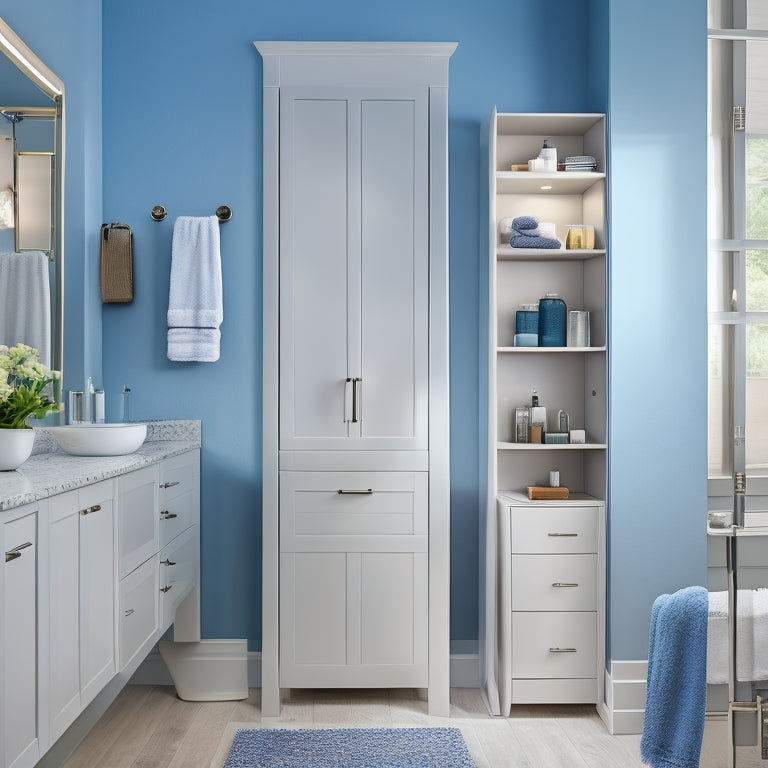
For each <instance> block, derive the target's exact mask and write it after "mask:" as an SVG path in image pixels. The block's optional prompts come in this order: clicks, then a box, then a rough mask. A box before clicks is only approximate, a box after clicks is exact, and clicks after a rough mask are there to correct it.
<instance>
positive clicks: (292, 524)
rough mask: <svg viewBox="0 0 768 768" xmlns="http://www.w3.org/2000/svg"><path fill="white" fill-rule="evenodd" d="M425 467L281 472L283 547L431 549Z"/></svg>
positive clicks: (296, 549) (312, 548)
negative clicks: (428, 544) (422, 468)
mask: <svg viewBox="0 0 768 768" xmlns="http://www.w3.org/2000/svg"><path fill="white" fill-rule="evenodd" d="M427 504H428V483H427V473H426V472H290V471H284V472H281V473H280V549H281V551H283V552H301V551H316V552H339V551H343V552H353V551H355V552H359V551H366V552H372V551H387V552H398V551H399V552H416V551H426V548H427V509H428V507H427Z"/></svg>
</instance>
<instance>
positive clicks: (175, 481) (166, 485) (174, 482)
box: [160, 480, 181, 488]
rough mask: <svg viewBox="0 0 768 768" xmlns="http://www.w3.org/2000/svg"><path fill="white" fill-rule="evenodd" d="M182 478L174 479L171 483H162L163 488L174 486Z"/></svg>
mask: <svg viewBox="0 0 768 768" xmlns="http://www.w3.org/2000/svg"><path fill="white" fill-rule="evenodd" d="M180 482H181V481H180V480H172V481H171V482H170V483H160V487H161V488H173V486H174V485H178V484H179V483H180Z"/></svg>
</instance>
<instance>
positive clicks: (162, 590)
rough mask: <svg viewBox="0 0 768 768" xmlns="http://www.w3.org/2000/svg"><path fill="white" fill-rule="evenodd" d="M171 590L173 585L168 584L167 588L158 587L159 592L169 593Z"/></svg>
mask: <svg viewBox="0 0 768 768" xmlns="http://www.w3.org/2000/svg"><path fill="white" fill-rule="evenodd" d="M172 589H173V584H169V585H168V586H167V587H160V591H161V592H170V591H171V590H172Z"/></svg>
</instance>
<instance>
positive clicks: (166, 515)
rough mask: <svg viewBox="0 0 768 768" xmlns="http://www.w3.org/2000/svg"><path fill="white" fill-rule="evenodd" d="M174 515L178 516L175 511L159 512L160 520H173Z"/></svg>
mask: <svg viewBox="0 0 768 768" xmlns="http://www.w3.org/2000/svg"><path fill="white" fill-rule="evenodd" d="M174 517H178V515H177V514H176V513H175V512H168V510H165V511H164V512H161V513H160V519H161V520H173V518H174Z"/></svg>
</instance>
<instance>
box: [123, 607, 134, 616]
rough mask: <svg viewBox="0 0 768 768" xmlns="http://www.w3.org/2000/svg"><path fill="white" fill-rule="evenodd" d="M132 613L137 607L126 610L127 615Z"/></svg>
mask: <svg viewBox="0 0 768 768" xmlns="http://www.w3.org/2000/svg"><path fill="white" fill-rule="evenodd" d="M132 613H136V609H135V608H129V609H128V610H127V611H126V612H125V615H126V616H130V615H131V614H132Z"/></svg>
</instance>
